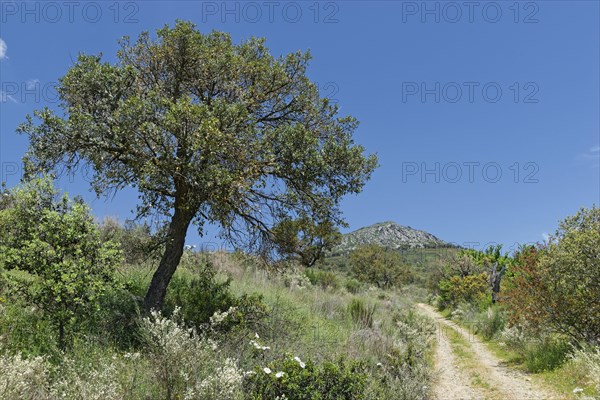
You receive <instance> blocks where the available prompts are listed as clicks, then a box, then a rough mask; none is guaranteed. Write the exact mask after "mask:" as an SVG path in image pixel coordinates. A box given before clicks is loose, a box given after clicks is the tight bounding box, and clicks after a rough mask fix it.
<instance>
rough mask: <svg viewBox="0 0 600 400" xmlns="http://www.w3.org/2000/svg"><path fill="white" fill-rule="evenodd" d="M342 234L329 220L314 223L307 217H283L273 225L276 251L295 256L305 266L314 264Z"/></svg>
mask: <svg viewBox="0 0 600 400" xmlns="http://www.w3.org/2000/svg"><path fill="white" fill-rule="evenodd" d="M341 238H342V235H341V234H340V232H339V230H338V229H337V228H336V227H335V225H334V224H333V223H331V222H330V221H325V222H320V223H314V222H313V221H311V220H310V219H309V218H299V219H295V220H292V219H290V218H287V219H284V220H282V221H281V222H279V223H278V224H277V225H276V226H275V227H273V243H274V245H275V248H276V251H277V252H278V253H280V254H282V255H284V256H296V257H298V259H299V261H300V263H301V264H302V265H304V266H305V267H312V266H314V265H315V264H316V263H317V262H318V261H319V260H321V259H322V258H323V257H324V255H325V252H326V251H329V250H331V249H332V248H333V247H334V246H335V245H337V244H339V243H340V242H341Z"/></svg>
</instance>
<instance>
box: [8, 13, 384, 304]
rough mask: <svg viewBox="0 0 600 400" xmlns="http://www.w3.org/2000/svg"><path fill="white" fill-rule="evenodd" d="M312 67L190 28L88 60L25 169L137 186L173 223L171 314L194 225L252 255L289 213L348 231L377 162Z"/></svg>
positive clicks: (154, 296) (35, 133) (39, 128)
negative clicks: (81, 171)
mask: <svg viewBox="0 0 600 400" xmlns="http://www.w3.org/2000/svg"><path fill="white" fill-rule="evenodd" d="M310 58H311V57H310V54H309V53H308V52H300V51H298V52H294V53H291V54H287V55H285V56H281V57H275V56H273V55H271V53H270V52H269V50H268V48H267V47H266V45H265V40H264V39H258V38H251V39H249V40H247V41H245V42H242V43H240V44H234V43H233V41H232V39H231V37H230V36H229V35H228V34H226V33H222V32H215V31H213V32H211V33H208V34H203V33H201V32H200V31H198V30H197V29H196V27H195V26H194V25H193V24H192V23H189V22H182V21H178V22H177V23H176V24H175V26H174V27H172V28H171V27H169V26H165V27H164V28H162V29H159V30H158V31H157V35H156V37H152V36H151V35H150V34H149V33H148V32H144V33H142V34H140V36H139V38H138V39H137V40H135V41H132V40H130V39H129V38H127V37H125V38H123V40H122V41H121V49H120V50H119V51H118V53H117V60H116V62H114V63H110V62H103V61H102V56H101V55H85V54H81V55H79V57H78V59H77V62H76V63H75V64H74V65H73V66H72V67H71V68H70V69H69V70H68V72H67V73H66V75H65V76H64V77H62V78H61V79H60V83H59V87H58V88H57V90H58V93H59V97H60V100H61V102H60V106H61V108H62V113H59V112H55V111H52V110H50V109H48V108H45V109H43V110H38V111H36V112H35V113H34V116H28V117H27V121H26V122H25V123H24V124H22V126H21V127H20V128H19V131H20V132H22V133H24V134H26V135H27V136H28V137H29V140H30V148H29V150H28V152H27V154H26V156H25V162H26V169H27V173H28V174H29V175H31V174H35V173H38V172H41V171H50V170H54V171H55V172H57V173H58V172H61V171H63V170H64V171H67V172H69V171H70V172H74V171H76V170H77V167H78V166H82V165H85V166H89V167H91V170H92V174H91V186H92V187H93V189H94V190H95V192H96V193H97V194H98V195H101V194H108V193H112V192H113V191H117V190H120V189H123V188H125V187H128V186H130V187H134V188H136V189H137V190H138V191H139V194H140V204H139V205H138V209H137V211H138V215H139V216H140V217H143V216H148V215H150V214H151V213H157V214H158V215H162V216H164V217H165V218H166V220H167V221H169V223H168V230H167V243H166V246H165V252H164V254H163V256H162V259H161V262H160V265H159V267H158V269H157V271H156V273H155V275H154V277H153V279H152V283H151V285H150V288H149V290H148V294H147V296H146V299H145V306H146V308H147V309H148V310H149V309H152V308H160V307H161V306H162V301H163V298H164V295H165V292H166V288H167V285H168V283H169V281H170V279H171V276H172V275H173V273H174V272H175V270H176V268H177V265H178V263H179V260H180V258H181V254H182V253H183V246H184V243H185V236H186V233H187V230H188V227H189V225H190V224H191V223H192V222H195V223H196V224H197V225H198V229H199V231H200V233H202V227H203V225H204V224H205V223H213V224H217V225H219V226H220V227H221V228H222V232H221V235H222V237H223V238H225V239H227V240H229V241H231V242H232V243H235V244H238V245H239V244H242V243H243V244H244V245H246V246H249V247H251V248H253V249H256V248H260V246H261V245H262V244H264V243H268V242H269V241H270V240H271V236H272V235H271V228H272V227H273V226H274V225H276V224H277V223H278V221H281V220H284V219H286V218H293V219H297V218H309V219H311V220H314V221H331V222H332V223H334V224H341V223H343V219H342V217H341V213H340V209H339V202H340V200H341V198H342V197H343V196H344V195H346V194H351V193H358V192H360V191H361V190H362V187H363V185H364V184H365V182H366V181H367V180H368V179H369V177H370V175H371V173H372V171H373V170H374V169H375V167H376V165H377V159H376V157H375V156H374V155H370V156H366V155H365V154H364V149H363V147H362V146H360V145H356V144H355V143H354V141H353V138H352V134H353V132H354V131H355V129H356V128H357V125H358V122H357V120H356V119H355V118H353V117H351V116H346V117H341V116H338V106H337V105H334V104H332V103H331V102H330V101H329V99H327V98H322V97H321V96H320V94H319V91H318V89H317V87H316V85H315V84H314V83H313V82H311V80H310V79H309V78H308V77H307V76H306V71H307V67H308V63H309V60H310Z"/></svg>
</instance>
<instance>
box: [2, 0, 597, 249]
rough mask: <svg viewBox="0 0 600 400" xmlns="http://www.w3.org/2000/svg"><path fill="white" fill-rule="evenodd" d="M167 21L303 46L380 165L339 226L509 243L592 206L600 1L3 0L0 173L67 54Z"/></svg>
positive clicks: (103, 210)
mask: <svg viewBox="0 0 600 400" xmlns="http://www.w3.org/2000/svg"><path fill="white" fill-rule="evenodd" d="M469 4H470V5H469ZM177 18H180V19H187V20H191V21H193V22H195V23H196V24H197V25H198V27H199V28H200V29H201V30H202V31H205V32H208V31H210V30H212V29H218V30H224V31H228V32H230V33H231V34H232V35H233V37H234V39H235V40H236V41H239V40H243V39H246V38H248V37H250V36H262V37H266V38H267V39H268V42H267V43H268V45H269V47H270V48H271V50H272V51H273V52H274V53H275V54H284V53H288V52H292V51H296V50H299V49H302V50H305V49H310V50H311V51H312V54H313V57H314V60H313V62H312V64H311V68H310V72H309V73H310V76H311V77H312V78H313V79H314V80H315V81H317V82H319V85H320V87H321V90H322V91H323V92H324V93H326V94H328V95H330V96H331V97H333V98H335V99H336V100H338V101H339V104H340V105H341V113H342V114H352V115H354V116H356V117H357V118H358V119H359V120H360V121H361V125H360V128H359V129H358V131H357V133H356V140H357V142H359V143H361V144H363V145H364V146H365V147H366V148H367V150H368V151H369V152H375V153H377V154H378V156H379V159H380V163H381V167H380V168H379V169H378V170H377V171H376V173H375V174H374V176H373V179H372V180H371V181H370V182H369V183H368V184H367V186H366V187H365V190H364V192H363V193H361V194H360V195H358V196H353V197H349V198H347V199H345V201H344V202H343V211H344V213H345V215H346V218H347V221H348V223H349V224H350V229H357V228H359V227H361V226H365V225H368V224H372V223H374V222H378V221H384V220H394V221H396V222H398V223H400V224H403V225H409V226H412V227H415V228H419V229H424V230H426V231H429V232H431V233H433V234H434V235H436V236H438V237H440V238H442V239H444V240H447V241H452V242H456V243H459V244H464V243H467V242H479V243H481V244H482V245H483V244H484V243H490V242H498V243H504V244H505V245H506V246H507V247H509V246H511V244H513V243H515V242H518V243H527V242H534V241H540V240H542V239H543V235H544V234H545V233H551V232H553V231H554V229H555V228H556V225H557V222H558V221H559V220H560V219H562V218H564V217H566V216H567V215H570V214H573V213H575V212H576V211H577V210H578V209H579V208H580V207H583V206H585V207H590V206H592V205H593V204H599V203H600V199H599V197H600V136H599V135H600V124H599V115H600V102H599V97H600V94H599V88H600V82H599V76H600V72H599V60H600V55H599V48H600V32H599V20H600V10H599V2H597V1H538V2H519V3H516V5H515V2H513V1H498V2H486V1H480V2H472V3H468V2H467V4H465V2H463V1H459V2H435V1H428V2H421V1H419V2H410V1H409V2H401V1H398V2H393V1H385V2H373V1H370V2H366V1H365V2H362V1H339V2H319V3H316V2H313V1H308V2H293V1H273V2H266V1H257V2H227V3H224V2H221V1H217V2H210V1H208V2H199V1H185V2H184V1H180V2H177V1H170V2H166V1H164V2H163V1H144V2H114V1H107V2H71V3H69V2H61V1H58V2H27V3H25V2H5V1H3V2H1V3H0V38H1V39H2V41H1V42H0V82H1V85H2V86H1V88H0V89H1V90H2V92H0V107H1V112H0V161H1V162H2V179H1V180H5V181H7V183H8V185H9V186H12V185H14V184H16V183H17V181H18V177H19V173H14V172H13V171H14V169H15V168H17V169H18V168H19V167H18V165H19V164H18V163H19V160H20V158H21V157H22V155H23V153H24V152H25V150H26V147H27V142H26V139H25V138H24V137H19V136H17V135H16V134H15V128H16V126H17V125H18V124H19V123H20V122H22V121H23V120H24V117H25V115H26V114H27V113H30V112H32V110H33V109H35V108H40V107H43V106H44V105H49V106H51V107H55V106H56V103H55V101H54V91H53V89H52V88H51V86H52V83H53V82H56V81H57V79H58V78H59V77H61V76H62V75H64V73H65V72H66V71H67V69H68V68H69V66H70V65H72V62H73V60H74V59H75V58H76V56H77V54H78V52H85V53H94V54H96V53H100V52H102V53H103V54H104V57H105V59H106V60H109V61H112V60H114V58H115V52H116V50H117V48H118V46H117V40H118V39H119V38H120V37H121V36H123V35H130V36H132V37H135V36H137V34H139V33H140V32H141V31H144V30H149V31H154V30H156V29H157V28H159V27H162V26H163V25H164V24H170V25H172V24H173V23H174V21H175V19H177ZM499 173H500V174H501V175H499ZM459 174H460V175H459ZM61 188H62V189H65V190H67V191H69V193H70V194H72V195H74V194H82V195H84V197H85V198H86V199H87V200H88V201H90V203H91V205H92V208H93V210H94V213H95V214H96V215H98V216H103V215H113V216H118V217H120V218H122V219H123V218H127V217H130V216H131V214H130V210H131V209H133V208H134V205H135V200H136V195H135V193H123V194H120V195H117V196H116V197H115V198H113V199H112V200H110V201H107V200H105V199H100V200H95V199H94V197H93V196H92V195H91V193H89V192H88V187H87V185H86V184H85V181H84V180H83V179H77V180H76V181H75V182H72V183H69V182H66V181H63V182H61ZM190 233H192V232H190ZM204 240H205V241H208V240H211V239H210V235H209V238H208V239H204ZM200 241H201V239H199V238H198V237H197V235H194V234H192V235H191V237H190V238H189V240H188V242H189V243H200Z"/></svg>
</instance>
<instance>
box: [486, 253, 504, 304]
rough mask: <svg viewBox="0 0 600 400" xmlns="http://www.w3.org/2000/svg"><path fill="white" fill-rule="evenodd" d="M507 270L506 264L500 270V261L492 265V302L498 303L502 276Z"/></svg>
mask: <svg viewBox="0 0 600 400" xmlns="http://www.w3.org/2000/svg"><path fill="white" fill-rule="evenodd" d="M505 272H506V265H503V266H502V269H501V270H500V271H498V263H497V262H496V263H494V265H493V266H492V271H491V274H490V286H491V289H492V304H496V302H497V301H498V295H499V293H500V282H501V281H502V276H503V275H504V273H505Z"/></svg>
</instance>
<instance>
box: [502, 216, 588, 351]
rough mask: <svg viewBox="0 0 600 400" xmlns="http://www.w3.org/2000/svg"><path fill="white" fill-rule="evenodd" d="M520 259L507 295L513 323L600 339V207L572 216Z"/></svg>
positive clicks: (578, 337) (581, 338)
mask: <svg viewBox="0 0 600 400" xmlns="http://www.w3.org/2000/svg"><path fill="white" fill-rule="evenodd" d="M517 261H518V262H517V263H516V265H515V266H514V268H513V269H514V271H513V277H512V281H513V283H512V288H511V290H510V293H508V294H507V306H508V309H509V312H510V313H511V314H512V321H513V323H519V320H524V321H526V322H528V323H529V325H531V326H544V327H546V328H549V329H550V330H551V331H553V332H557V333H561V334H564V335H567V336H569V337H571V338H572V340H574V341H581V342H591V343H600V302H598V293H600V208H597V207H593V208H590V209H582V210H580V211H579V212H578V213H577V214H576V215H574V216H572V217H568V218H566V219H565V220H564V221H562V222H561V223H560V224H559V228H558V230H557V231H556V233H555V235H554V237H553V238H552V240H551V241H550V242H549V243H548V244H547V246H546V247H541V248H540V249H531V248H527V249H523V250H522V251H521V253H520V254H518V256H517Z"/></svg>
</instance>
